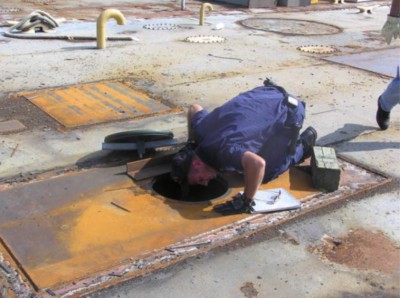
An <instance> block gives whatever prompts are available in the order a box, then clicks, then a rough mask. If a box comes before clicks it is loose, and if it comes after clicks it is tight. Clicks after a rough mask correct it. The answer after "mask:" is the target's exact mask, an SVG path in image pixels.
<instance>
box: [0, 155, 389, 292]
mask: <svg viewBox="0 0 400 298" xmlns="http://www.w3.org/2000/svg"><path fill="white" fill-rule="evenodd" d="M339 161H340V166H341V169H342V174H341V182H340V188H339V190H337V191H335V192H333V193H323V192H320V191H318V190H316V189H313V188H312V182H311V177H310V175H309V174H308V173H307V172H306V171H304V170H302V169H301V168H300V169H299V168H292V169H290V170H289V171H287V172H286V173H284V174H283V175H281V176H280V177H279V178H278V179H276V180H273V181H271V182H269V183H267V184H264V185H262V186H261V188H262V189H270V188H277V187H284V188H285V189H286V190H288V191H289V192H290V193H291V194H292V195H293V196H294V197H296V198H297V199H299V200H300V201H301V202H302V208H301V209H300V210H297V211H284V212H277V213H270V214H257V215H249V214H239V215H232V216H221V215H220V214H217V213H215V212H214V211H213V208H212V207H213V206H215V205H216V204H219V203H222V202H224V201H226V200H228V199H230V198H231V197H232V195H234V194H236V193H237V192H238V191H241V190H242V189H243V187H242V184H241V179H239V180H237V179H236V178H237V177H236V178H234V177H226V178H227V182H228V184H229V190H228V192H227V193H225V194H224V195H222V196H221V197H218V198H216V199H213V200H208V201H201V202H182V201H177V200H171V199H167V198H165V197H162V196H160V195H159V194H157V193H155V192H154V191H153V190H152V188H151V181H152V179H144V180H141V181H135V180H133V179H131V178H130V177H128V175H126V167H125V166H123V167H110V168H98V169H91V170H84V171H79V172H68V173H66V174H60V175H58V176H55V177H52V178H50V179H49V175H48V174H47V175H46V176H45V177H47V178H46V179H42V180H41V178H40V177H38V180H37V181H35V182H31V183H25V184H17V185H0V240H1V243H0V252H1V254H3V256H5V258H6V261H10V262H11V263H14V266H15V267H16V268H15V269H17V268H18V270H12V268H9V269H10V272H17V271H18V272H19V274H21V275H22V279H23V280H28V281H29V282H27V283H26V284H28V285H29V287H28V288H30V289H31V291H32V293H36V294H37V295H39V296H46V295H47V296H48V293H49V291H51V293H52V294H54V295H57V296H62V295H69V293H85V292H89V291H93V290H95V289H96V287H105V286H107V285H110V284H115V283H119V282H121V281H123V280H126V279H129V278H133V277H136V276H140V275H143V274H146V273H148V272H151V271H152V270H156V269H159V268H162V267H166V266H168V265H170V264H173V263H175V262H178V261H180V260H183V259H185V258H187V257H189V256H193V255H196V254H198V253H200V252H204V251H206V250H209V249H211V248H213V247H216V246H219V245H221V244H226V243H228V242H230V241H232V240H235V239H238V238H240V237H243V236H245V235H249V234H250V233H254V232H255V231H257V230H262V229H265V228H268V227H271V226H274V225H277V224H280V223H283V222H286V221H288V220H291V219H293V218H297V217H299V216H302V215H304V214H306V213H308V212H310V211H312V210H315V209H318V208H322V207H321V206H327V205H329V204H332V203H335V202H338V201H340V200H348V199H350V198H351V197H352V196H354V195H355V194H360V193H362V192H364V191H366V190H369V189H372V188H376V187H378V186H382V185H384V184H386V183H387V182H389V181H390V178H388V177H385V176H384V175H382V174H380V173H377V172H375V171H373V170H371V169H367V168H364V167H361V166H359V165H356V164H353V163H351V162H349V161H346V160H343V159H340V160H339ZM140 168H143V162H142V161H141V164H140ZM128 170H132V167H130V168H128ZM238 181H240V183H238ZM7 256H9V259H8V260H7ZM1 260H2V258H1V255H0V265H2V266H3V267H4V266H8V265H7V264H6V263H5V261H4V262H3V263H2V261H1ZM21 283H22V281H21ZM26 284H25V288H26ZM46 291H47V292H46ZM47 296H46V297H47Z"/></svg>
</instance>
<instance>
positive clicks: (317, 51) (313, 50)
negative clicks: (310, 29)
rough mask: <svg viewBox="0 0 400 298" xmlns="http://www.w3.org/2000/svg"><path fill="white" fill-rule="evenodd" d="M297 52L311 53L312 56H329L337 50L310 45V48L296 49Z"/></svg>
mask: <svg viewBox="0 0 400 298" xmlns="http://www.w3.org/2000/svg"><path fill="white" fill-rule="evenodd" d="M297 49H298V50H299V51H302V52H306V53H312V54H331V53H334V52H336V51H337V49H335V48H333V47H330V46H322V45H310V46H301V47H298V48H297Z"/></svg>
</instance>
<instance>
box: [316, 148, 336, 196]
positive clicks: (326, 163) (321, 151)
mask: <svg viewBox="0 0 400 298" xmlns="http://www.w3.org/2000/svg"><path fill="white" fill-rule="evenodd" d="M311 172H312V181H313V185H314V187H316V188H318V189H320V188H322V189H325V190H327V191H329V192H331V191H335V190H337V189H338V188H339V180H340V167H339V164H338V161H337V158H336V153H335V149H333V148H330V147H319V146H315V147H313V154H312V156H311Z"/></svg>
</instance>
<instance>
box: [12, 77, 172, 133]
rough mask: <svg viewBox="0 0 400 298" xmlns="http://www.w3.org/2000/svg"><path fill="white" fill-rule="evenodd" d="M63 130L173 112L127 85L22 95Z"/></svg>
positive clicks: (83, 86) (81, 86)
mask: <svg viewBox="0 0 400 298" xmlns="http://www.w3.org/2000/svg"><path fill="white" fill-rule="evenodd" d="M18 95H20V96H23V97H24V98H26V99H28V100H29V101H30V102H32V103H33V104H35V105H36V106H37V107H39V108H40V109H41V110H43V111H44V112H46V113H47V114H49V115H50V116H51V117H52V118H53V119H55V120H56V121H57V122H59V123H60V124H62V125H63V126H65V127H66V128H74V127H79V126H84V125H92V124H98V123H103V122H110V121H116V120H122V119H128V118H135V117H143V116H152V115H154V114H158V113H166V112H173V110H174V109H173V107H171V106H168V105H166V104H164V103H162V102H161V101H160V100H156V99H153V98H151V97H150V96H149V95H148V94H147V93H146V92H145V91H143V90H141V89H139V88H137V87H135V86H133V85H132V84H130V83H128V82H119V81H105V82H96V83H88V84H79V85H73V86H68V87H61V88H55V89H46V90H38V91H30V92H22V93H19V94H18Z"/></svg>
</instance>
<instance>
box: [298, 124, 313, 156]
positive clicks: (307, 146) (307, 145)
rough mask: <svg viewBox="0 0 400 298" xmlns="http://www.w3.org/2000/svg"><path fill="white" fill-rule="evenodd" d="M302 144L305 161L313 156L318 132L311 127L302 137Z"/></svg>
mask: <svg viewBox="0 0 400 298" xmlns="http://www.w3.org/2000/svg"><path fill="white" fill-rule="evenodd" d="M300 140H301V143H302V144H303V151H304V153H303V159H307V158H309V157H310V156H311V154H312V148H313V147H314V146H315V141H316V140H317V131H316V130H315V129H314V128H313V127H311V126H309V127H307V129H306V130H305V131H303V132H302V133H301V135H300Z"/></svg>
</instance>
